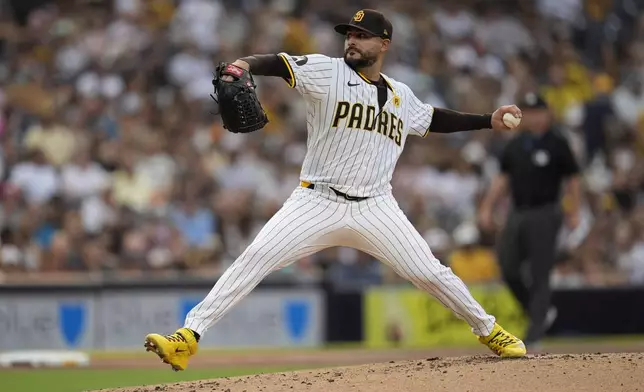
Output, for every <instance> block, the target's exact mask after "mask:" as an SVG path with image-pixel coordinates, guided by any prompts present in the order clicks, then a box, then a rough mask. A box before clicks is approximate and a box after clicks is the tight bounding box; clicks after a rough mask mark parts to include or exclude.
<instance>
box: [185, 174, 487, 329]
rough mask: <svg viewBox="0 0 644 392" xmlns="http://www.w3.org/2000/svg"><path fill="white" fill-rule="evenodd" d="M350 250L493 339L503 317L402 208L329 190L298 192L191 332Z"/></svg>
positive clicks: (202, 307) (202, 308) (189, 323)
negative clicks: (263, 286)
mask: <svg viewBox="0 0 644 392" xmlns="http://www.w3.org/2000/svg"><path fill="white" fill-rule="evenodd" d="M334 246H344V247H352V248H355V249H358V250H360V251H363V252H365V253H368V254H370V255H371V256H373V257H375V258H376V259H378V260H380V261H381V262H383V263H385V264H387V265H389V266H390V267H391V268H392V269H393V270H394V271H395V272H396V273H397V274H399V275H400V276H402V277H403V278H405V279H407V280H408V281H410V282H412V283H413V284H414V285H415V286H416V287H418V288H419V289H422V290H424V291H426V292H428V293H429V294H431V295H432V296H434V298H436V299H437V300H438V301H440V302H441V303H442V304H443V305H444V306H445V307H447V308H449V309H451V310H452V312H454V314H455V315H456V316H457V317H459V318H460V319H462V320H464V321H465V322H467V323H468V324H469V325H470V327H471V328H472V332H473V333H474V334H475V335H478V336H488V335H489V334H490V333H491V332H492V328H493V327H494V322H495V318H494V317H493V316H491V315H489V314H487V313H486V312H485V311H484V310H483V308H482V307H481V305H480V304H479V303H478V302H477V301H476V300H475V299H474V298H473V297H472V295H471V294H470V292H469V290H468V288H467V287H466V286H465V284H464V283H463V282H462V281H461V279H459V278H458V277H457V276H456V275H455V274H454V273H453V272H452V270H451V269H450V268H449V267H445V266H443V265H442V264H441V263H440V262H439V261H438V259H436V258H435V257H434V255H433V254H432V252H431V250H430V249H429V245H427V242H425V240H424V239H423V238H422V236H421V235H420V234H419V233H418V231H417V230H416V229H415V228H414V227H413V225H412V224H411V222H410V221H409V220H408V219H407V217H406V216H405V215H404V213H403V211H402V210H401V209H400V208H399V207H398V203H397V202H396V200H395V199H394V198H393V196H392V195H385V196H377V197H373V198H370V199H367V200H364V201H360V202H355V201H347V200H345V199H344V198H342V197H339V196H336V195H335V194H333V193H332V192H331V191H330V190H329V189H328V188H326V187H323V186H322V187H316V189H315V190H313V189H306V188H302V187H298V188H297V189H295V191H294V192H293V193H292V195H291V196H290V197H289V199H288V200H287V201H286V202H285V203H284V205H283V206H282V208H281V209H280V210H279V211H278V212H277V213H276V214H275V215H274V216H273V217H272V218H271V219H270V220H269V221H268V222H267V223H266V225H265V226H264V227H263V228H262V230H261V231H260V232H259V233H258V235H257V237H256V238H255V239H254V240H253V242H252V243H251V244H250V245H249V246H248V248H247V249H246V250H245V251H244V252H243V253H242V254H241V255H240V256H239V257H238V258H237V260H235V262H234V263H233V264H232V265H231V266H230V267H229V268H228V269H227V270H226V271H225V272H224V273H223V274H222V276H221V277H220V278H219V280H218V281H217V283H216V284H215V286H214V287H213V288H212V290H211V291H210V292H209V293H208V295H207V296H206V298H204V300H203V301H201V302H200V303H199V304H197V305H196V306H195V307H194V308H193V309H192V310H191V311H190V312H189V313H188V315H187V316H186V320H185V324H184V326H185V327H186V328H190V329H192V330H194V331H196V332H197V333H199V334H200V335H203V334H204V333H205V332H206V330H207V329H208V328H209V327H210V326H211V325H213V324H214V323H216V322H217V321H218V320H219V319H221V318H222V317H223V316H224V315H225V314H226V313H227V312H228V311H229V310H230V309H231V308H232V307H233V306H235V304H236V303H238V302H239V301H240V300H242V298H244V297H245V296H246V295H248V294H249V293H250V292H251V291H252V290H253V289H254V288H255V287H256V286H257V285H258V284H259V283H260V282H261V281H262V280H263V279H264V278H265V277H266V276H267V275H268V274H270V273H271V272H273V271H276V270H278V269H280V268H283V267H285V266H287V265H289V264H291V263H293V262H295V261H297V260H299V259H301V258H302V257H305V256H308V255H311V254H313V253H316V252H318V251H320V250H322V249H325V248H329V247H334Z"/></svg>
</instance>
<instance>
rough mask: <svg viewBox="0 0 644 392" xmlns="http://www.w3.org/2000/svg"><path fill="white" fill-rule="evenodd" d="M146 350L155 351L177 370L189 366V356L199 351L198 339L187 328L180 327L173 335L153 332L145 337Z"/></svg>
mask: <svg viewBox="0 0 644 392" xmlns="http://www.w3.org/2000/svg"><path fill="white" fill-rule="evenodd" d="M144 346H145V349H146V351H153V352H154V353H155V354H156V355H158V356H159V358H161V360H162V361H163V362H165V363H167V364H169V365H170V366H172V370H174V371H175V372H177V371H179V370H185V369H186V368H187V367H188V358H190V357H191V356H193V355H195V354H196V353H197V347H198V346H199V343H197V339H196V338H195V335H194V334H193V332H192V331H191V330H189V329H187V328H179V329H178V330H177V331H176V332H175V333H173V334H172V335H165V336H164V335H159V334H156V333H151V334H149V335H148V336H146V337H145V344H144Z"/></svg>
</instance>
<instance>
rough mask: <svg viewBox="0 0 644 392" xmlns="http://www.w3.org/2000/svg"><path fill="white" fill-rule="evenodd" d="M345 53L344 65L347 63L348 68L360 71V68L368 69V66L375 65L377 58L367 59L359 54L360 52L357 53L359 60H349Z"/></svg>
mask: <svg viewBox="0 0 644 392" xmlns="http://www.w3.org/2000/svg"><path fill="white" fill-rule="evenodd" d="M353 50H354V51H355V49H353ZM347 52H348V51H347ZM347 52H345V53H344V62H345V63H347V65H348V66H349V67H351V68H353V69H360V68H366V67H370V66H372V65H373V64H375V63H376V61H377V58H376V57H371V58H369V57H366V56H365V55H364V54H363V53H361V52H358V53H359V54H360V58H359V59H354V58H350V57H349V56H348V53H347Z"/></svg>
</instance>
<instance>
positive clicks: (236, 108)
mask: <svg viewBox="0 0 644 392" xmlns="http://www.w3.org/2000/svg"><path fill="white" fill-rule="evenodd" d="M216 72H217V73H216V74H215V77H214V78H213V80H212V84H213V86H214V87H215V91H214V93H215V96H216V97H215V96H213V95H212V94H211V95H210V96H211V97H212V99H214V100H215V102H217V103H218V105H219V114H220V115H221V119H222V122H223V125H224V128H226V129H227V130H229V131H230V132H233V133H250V132H254V131H257V130H259V129H262V128H263V127H264V126H265V125H266V124H267V123H268V117H267V116H266V112H265V111H264V108H262V104H261V103H260V102H259V99H258V98H257V93H256V92H255V88H256V87H257V86H256V85H255V81H254V80H253V76H252V75H251V73H250V72H248V71H247V70H245V69H243V68H240V67H237V66H236V65H233V64H231V63H226V62H221V63H219V66H218V67H217V71H216Z"/></svg>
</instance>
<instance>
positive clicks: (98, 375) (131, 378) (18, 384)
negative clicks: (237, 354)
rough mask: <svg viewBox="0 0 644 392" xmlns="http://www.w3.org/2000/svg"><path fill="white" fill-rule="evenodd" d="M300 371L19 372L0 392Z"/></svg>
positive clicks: (6, 374) (59, 391)
mask: <svg viewBox="0 0 644 392" xmlns="http://www.w3.org/2000/svg"><path fill="white" fill-rule="evenodd" d="M297 369H302V368H301V367H299V368H294V367H276V368H243V369H241V368H239V369H194V370H190V369H188V370H186V371H183V372H176V373H175V372H172V371H169V370H168V369H109V370H94V369H37V370H36V369H20V370H2V371H0V380H1V381H0V384H1V385H2V386H1V387H0V390H2V391H6V392H80V391H86V390H95V389H103V388H118V387H127V386H136V385H155V384H165V383H173V382H180V381H192V380H202V379H210V378H219V377H234V376H243V375H248V374H259V373H273V372H282V371H289V370H297Z"/></svg>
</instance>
